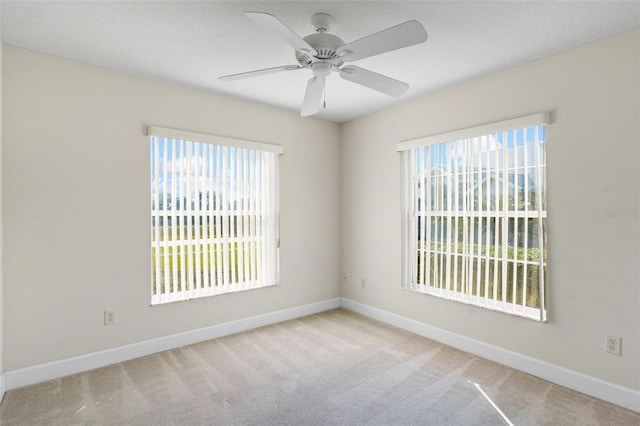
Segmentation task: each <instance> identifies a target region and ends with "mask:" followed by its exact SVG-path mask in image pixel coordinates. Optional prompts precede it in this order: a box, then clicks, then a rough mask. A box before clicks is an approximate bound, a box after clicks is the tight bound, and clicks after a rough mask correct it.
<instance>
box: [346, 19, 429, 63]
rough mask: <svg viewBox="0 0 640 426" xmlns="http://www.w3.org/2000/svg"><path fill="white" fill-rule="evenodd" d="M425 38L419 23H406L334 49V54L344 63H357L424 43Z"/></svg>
mask: <svg viewBox="0 0 640 426" xmlns="http://www.w3.org/2000/svg"><path fill="white" fill-rule="evenodd" d="M427 37H428V36H427V31H426V30H425V29H424V27H423V26H422V24H421V23H420V22H418V21H407V22H405V23H402V24H399V25H396V26H395V27H391V28H387V29H386V30H382V31H379V32H377V33H373V34H371V35H368V36H366V37H363V38H361V39H359V40H356V41H352V42H351V43H347V44H345V45H344V46H341V47H339V48H338V49H336V53H337V54H338V55H341V57H342V59H343V60H345V61H357V60H358V59H363V58H368V57H370V56H374V55H379V54H380V53H385V52H389V51H391V50H396V49H402V48H403V47H408V46H413V45H414V44H418V43H424V42H425V41H427Z"/></svg>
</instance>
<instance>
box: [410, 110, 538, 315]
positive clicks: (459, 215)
mask: <svg viewBox="0 0 640 426" xmlns="http://www.w3.org/2000/svg"><path fill="white" fill-rule="evenodd" d="M547 123H548V115H547V114H536V115H533V116H527V117H521V118H518V119H513V120H509V121H505V122H501V123H493V124H489V125H484V126H479V127H475V128H472V129H465V130H461V131H456V132H451V133H447V134H442V135H437V136H430V137H425V138H421V139H416V140H412V141H406V142H401V143H400V144H398V150H399V151H401V152H402V168H403V271H404V272H403V286H404V288H406V289H408V290H412V291H416V292H419V293H426V294H430V295H435V296H439V297H443V298H446V299H450V300H455V301H459V302H463V303H468V304H473V305H477V306H481V307H484V308H488V309H493V310H497V311H502V312H506V313H510V314H514V315H519V316H523V317H527V318H532V319H536V320H540V321H545V320H546V304H545V285H546V277H547V273H546V249H545V247H546V234H545V229H546V219H547V210H546V180H545V170H546V161H545V157H546V142H545V136H546V126H545V125H546V124H547Z"/></svg>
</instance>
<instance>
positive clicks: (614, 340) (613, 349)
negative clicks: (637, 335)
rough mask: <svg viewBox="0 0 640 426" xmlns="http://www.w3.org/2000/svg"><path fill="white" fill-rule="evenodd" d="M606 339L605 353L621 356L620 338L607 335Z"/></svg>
mask: <svg viewBox="0 0 640 426" xmlns="http://www.w3.org/2000/svg"><path fill="white" fill-rule="evenodd" d="M606 339H607V340H606V347H605V351H607V352H608V353H610V354H613V355H618V356H622V337H618V336H612V335H610V334H607V336H606Z"/></svg>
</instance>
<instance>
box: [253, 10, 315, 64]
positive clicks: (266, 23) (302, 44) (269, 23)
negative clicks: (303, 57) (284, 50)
mask: <svg viewBox="0 0 640 426" xmlns="http://www.w3.org/2000/svg"><path fill="white" fill-rule="evenodd" d="M246 15H247V17H249V18H250V19H251V20H253V21H254V22H255V23H257V24H258V25H260V26H261V27H262V28H264V29H266V30H268V31H271V32H273V33H276V34H277V35H278V36H280V38H281V39H283V40H284V41H286V42H287V43H289V44H290V45H291V46H293V47H294V48H295V49H297V50H306V51H308V52H309V53H310V54H311V55H312V56H316V55H317V54H318V52H316V50H315V49H314V48H313V47H311V46H310V45H309V43H307V42H306V41H304V40H303V39H302V38H301V37H300V36H298V35H297V34H296V33H294V32H293V31H291V29H290V28H289V27H287V26H286V25H285V24H283V23H282V22H281V21H280V20H279V19H278V18H276V17H275V16H273V15H270V14H268V13H264V12H246Z"/></svg>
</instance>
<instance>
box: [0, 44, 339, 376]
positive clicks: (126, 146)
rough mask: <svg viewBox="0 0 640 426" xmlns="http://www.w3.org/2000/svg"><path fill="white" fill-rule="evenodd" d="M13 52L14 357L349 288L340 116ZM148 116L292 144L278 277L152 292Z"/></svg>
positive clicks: (44, 356)
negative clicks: (317, 115) (161, 296)
mask: <svg viewBox="0 0 640 426" xmlns="http://www.w3.org/2000/svg"><path fill="white" fill-rule="evenodd" d="M4 61H5V63H4V65H5V68H4V92H3V95H4V102H5V110H4V123H5V126H4V159H3V164H4V176H5V181H4V182H5V186H4V204H5V207H6V212H5V224H6V226H5V254H6V262H5V296H6V297H5V300H6V301H7V303H6V304H5V314H4V323H5V324H4V325H5V330H6V333H5V341H4V352H5V369H6V370H13V369H17V368H20V367H25V366H30V365H34V364H39V363H43V362H47V361H52V360H56V359H61V358H65V357H69V356H74V355H79V354H84V353H90V352H94V351H98V350H102V349H106V348H112V347H115V346H119V345H124V344H127V343H132V342H138V341H142V340H145V339H151V338H154V337H159V336H165V335H169V334H172V333H177V332H181V331H185V330H191V329H195V328H199V327H204V326H208V325H213V324H217V323H222V322H227V321H231V320H234V319H239V318H245V317H249V316H254V315H259V314H262V313H267V312H272V311H276V310H280V309H285V308H290V307H297V306H300V305H304V304H308V303H313V302H318V301H323V300H327V299H330V298H334V297H337V296H339V283H338V277H339V214H340V211H339V206H338V201H339V175H338V167H339V160H338V154H339V145H338V142H339V140H338V136H339V127H338V125H336V124H333V123H328V122H325V121H321V120H317V119H314V118H307V119H301V118H300V117H299V116H298V115H297V114H294V113H289V112H284V111H281V110H277V109H273V108H269V107H265V106H260V105H255V104H250V103H246V102H242V101H239V100H236V99H233V98H229V97H223V96H218V95H215V94H209V93H205V92H203V91H198V90H195V89H191V88H187V87H182V86H177V85H172V84H168V83H163V82H159V81H153V80H148V79H142V78H136V77H132V76H129V75H126V74H121V73H116V72H112V71H108V70H105V69H101V68H98V67H94V66H89V65H83V64H80V63H77V62H72V61H67V60H64V59H60V58H55V57H51V56H46V55H42V54H39V53H35V52H32V51H27V50H22V49H18V48H15V47H10V46H5V51H4ZM148 124H153V125H158V126H165V127H173V128H178V129H186V130H191V131H196V132H202V133H210V134H217V135H223V136H230V137H234V138H244V139H249V140H255V141H261V142H268V143H274V144H279V145H283V146H284V150H285V154H284V156H283V157H282V162H281V237H282V246H281V247H282V248H281V263H282V269H281V285H280V286H277V287H271V288H267V289H260V290H253V291H248V292H241V293H236V294H229V295H224V296H218V297H210V298H206V299H203V300H197V301H190V302H180V303H174V304H170V305H165V306H157V307H150V306H149V304H150V280H151V278H150V249H149V244H150V213H149V206H150V204H149V202H150V201H149V200H150V199H149V180H150V171H149V168H150V166H149V143H148V138H147V137H146V136H145V133H144V132H145V126H146V125H148ZM104 309H113V310H115V315H116V324H115V325H114V326H104V325H103V324H102V323H103V310H104Z"/></svg>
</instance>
